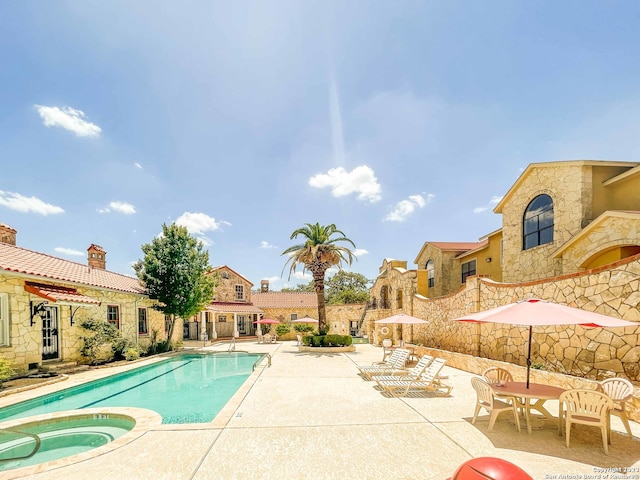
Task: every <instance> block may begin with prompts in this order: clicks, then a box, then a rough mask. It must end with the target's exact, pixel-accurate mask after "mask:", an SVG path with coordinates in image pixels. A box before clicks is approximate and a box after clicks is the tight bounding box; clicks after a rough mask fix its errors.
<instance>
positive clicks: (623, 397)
mask: <svg viewBox="0 0 640 480" xmlns="http://www.w3.org/2000/svg"><path fill="white" fill-rule="evenodd" d="M598 390H600V391H601V392H603V393H606V394H607V395H608V396H609V398H610V399H611V400H613V401H614V402H626V401H627V400H629V399H630V398H631V397H632V396H633V383H631V382H630V381H629V380H627V379H626V378H618V377H616V378H607V379H606V380H603V381H601V382H600V384H599V385H598Z"/></svg>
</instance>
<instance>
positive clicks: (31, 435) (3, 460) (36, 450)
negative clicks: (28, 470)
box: [0, 428, 42, 462]
mask: <svg viewBox="0 0 640 480" xmlns="http://www.w3.org/2000/svg"><path fill="white" fill-rule="evenodd" d="M0 433H17V434H22V435H24V436H27V437H31V438H33V439H34V440H35V442H36V444H35V448H34V449H33V452H31V453H30V454H29V455H21V456H19V457H11V458H2V459H0V462H9V461H13V460H24V459H25V458H31V457H33V456H34V455H35V454H36V453H38V450H40V445H41V444H42V441H41V440H40V437H39V436H38V435H36V434H35V433H29V432H23V431H21V430H14V429H9V428H7V429H0Z"/></svg>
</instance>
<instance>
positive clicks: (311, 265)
mask: <svg viewBox="0 0 640 480" xmlns="http://www.w3.org/2000/svg"><path fill="white" fill-rule="evenodd" d="M299 235H301V236H303V237H304V238H305V239H306V240H305V242H304V243H301V244H298V245H293V246H291V247H289V248H287V249H286V250H285V251H284V252H282V255H288V256H289V258H288V259H287V262H286V263H285V268H286V266H287V265H289V278H291V274H292V273H293V272H295V270H296V268H297V267H298V266H299V265H302V266H303V271H304V270H308V271H310V272H311V274H312V275H313V284H314V286H315V291H316V297H317V299H318V331H319V332H321V333H322V332H326V330H327V327H326V324H327V315H326V307H325V300H324V275H325V273H326V271H327V269H328V268H330V267H334V266H337V267H338V268H342V262H347V263H348V264H349V265H351V263H352V262H353V259H354V258H355V255H354V254H353V252H352V251H351V250H349V248H348V247H344V246H342V245H337V243H338V242H347V243H349V244H351V245H352V246H353V248H355V247H356V245H355V243H353V241H351V240H350V239H348V238H347V237H346V236H345V234H344V233H343V232H342V231H340V230H338V229H337V228H336V226H335V225H334V224H331V225H320V224H319V223H316V224H315V225H314V224H311V223H306V224H305V226H304V227H302V228H299V229H297V230H295V231H294V232H293V233H292V234H291V239H292V240H293V239H294V238H297V237H298V236H299ZM335 235H338V236H337V237H336V236H335Z"/></svg>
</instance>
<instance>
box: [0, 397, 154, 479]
mask: <svg viewBox="0 0 640 480" xmlns="http://www.w3.org/2000/svg"><path fill="white" fill-rule="evenodd" d="M161 422H162V418H161V417H160V415H158V414H157V413H155V412H153V411H151V410H146V409H139V408H109V409H105V408H93V409H84V410H70V411H66V412H58V413H55V414H48V415H38V416H36V417H30V418H23V419H20V420H14V421H11V422H4V423H0V472H7V471H12V473H14V472H15V473H18V472H17V471H16V470H15V469H20V472H21V473H22V474H24V473H36V472H39V471H44V470H48V469H49V467H59V466H62V465H65V464H69V463H73V462H74V461H79V460H84V459H87V458H90V457H92V456H94V455H99V454H103V453H105V452H106V451H108V450H111V449H113V448H117V447H118V446H120V445H123V444H124V443H128V442H129V441H131V440H133V439H134V438H137V436H139V435H140V434H141V433H142V429H143V428H144V427H147V426H150V425H152V424H160V423H161ZM144 430H146V428H144ZM28 471H29V472H28ZM7 473H9V472H7Z"/></svg>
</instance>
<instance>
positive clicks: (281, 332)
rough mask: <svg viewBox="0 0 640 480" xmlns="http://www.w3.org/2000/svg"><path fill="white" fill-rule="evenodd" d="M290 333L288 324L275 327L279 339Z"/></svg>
mask: <svg viewBox="0 0 640 480" xmlns="http://www.w3.org/2000/svg"><path fill="white" fill-rule="evenodd" d="M290 331H291V325H289V324H288V323H281V324H279V325H278V326H277V327H276V335H278V336H279V337H281V336H283V335H286V334H287V333H289V332H290Z"/></svg>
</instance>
